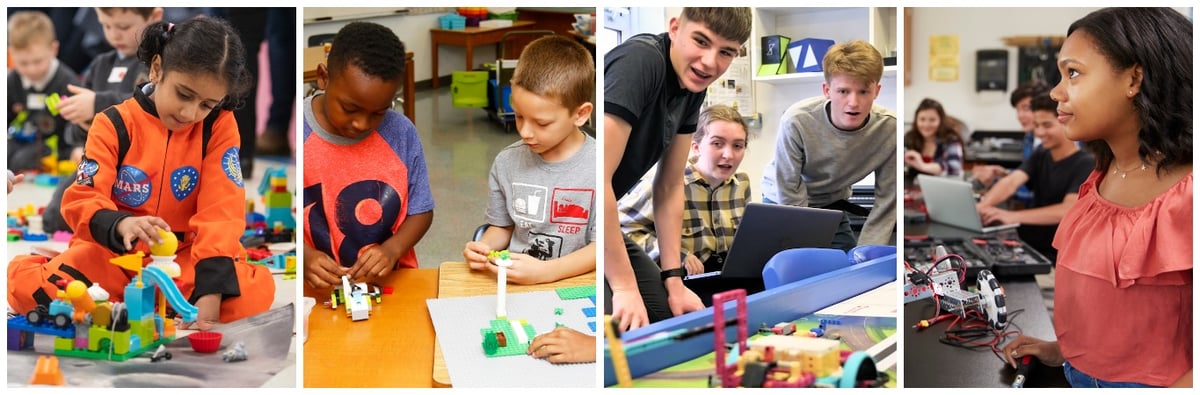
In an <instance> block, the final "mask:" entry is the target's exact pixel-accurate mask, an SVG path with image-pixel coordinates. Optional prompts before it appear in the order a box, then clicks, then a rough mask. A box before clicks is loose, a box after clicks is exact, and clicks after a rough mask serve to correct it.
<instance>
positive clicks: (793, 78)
mask: <svg viewBox="0 0 1200 395" xmlns="http://www.w3.org/2000/svg"><path fill="white" fill-rule="evenodd" d="M896 70H897V67H896V66H884V67H883V79H885V80H886V79H889V78H896ZM824 80H825V73H823V72H820V71H816V72H807V73H791V74H779V75H768V76H762V77H759V76H754V82H762V83H766V84H771V85H791V84H802V83H812V82H816V83H821V82H824Z"/></svg>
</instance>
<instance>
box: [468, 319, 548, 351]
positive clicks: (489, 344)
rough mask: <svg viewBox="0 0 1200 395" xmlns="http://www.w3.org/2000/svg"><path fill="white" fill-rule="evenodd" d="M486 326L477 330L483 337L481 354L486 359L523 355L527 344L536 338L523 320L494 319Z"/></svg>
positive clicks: (534, 333) (527, 347)
mask: <svg viewBox="0 0 1200 395" xmlns="http://www.w3.org/2000/svg"><path fill="white" fill-rule="evenodd" d="M488 324H489V327H487V328H483V329H480V330H479V333H480V334H481V335H483V354H484V355H485V356H487V357H488V358H495V357H507V356H513V355H525V351H526V350H528V349H529V343H530V342H532V341H533V338H534V337H535V336H537V332H534V330H533V327H532V326H530V325H529V323H527V322H525V320H512V321H508V320H504V319H495V320H491V321H489V322H488ZM509 339H512V340H509Z"/></svg>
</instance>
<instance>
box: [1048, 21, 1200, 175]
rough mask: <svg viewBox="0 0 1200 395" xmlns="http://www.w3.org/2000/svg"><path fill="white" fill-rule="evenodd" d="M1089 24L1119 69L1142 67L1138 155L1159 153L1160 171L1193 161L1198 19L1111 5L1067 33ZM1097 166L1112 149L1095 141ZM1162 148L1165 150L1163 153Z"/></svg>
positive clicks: (1091, 145)
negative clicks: (1194, 49) (1194, 25)
mask: <svg viewBox="0 0 1200 395" xmlns="http://www.w3.org/2000/svg"><path fill="white" fill-rule="evenodd" d="M1076 30H1083V31H1085V32H1087V33H1088V35H1091V36H1092V45H1094V46H1095V47H1096V48H1097V49H1099V50H1100V53H1101V54H1103V55H1104V58H1105V59H1107V60H1108V63H1109V64H1111V65H1112V67H1113V68H1114V69H1116V70H1118V71H1122V70H1128V69H1129V68H1131V67H1135V66H1141V67H1142V84H1141V86H1140V92H1139V93H1138V94H1137V96H1134V98H1133V106H1134V109H1135V110H1136V111H1137V114H1138V118H1139V121H1140V123H1141V126H1142V129H1141V130H1140V131H1138V156H1139V157H1141V158H1142V160H1143V161H1148V158H1149V157H1151V156H1154V157H1155V158H1154V159H1158V167H1157V169H1156V171H1157V172H1159V173H1162V172H1164V171H1166V170H1167V169H1170V168H1171V167H1174V166H1177V165H1184V164H1190V163H1192V22H1190V21H1188V19H1187V18H1185V17H1184V16H1183V15H1181V14H1180V13H1179V12H1178V11H1175V10H1173V9H1170V8H1105V9H1102V10H1099V11H1095V12H1092V13H1090V14H1088V15H1087V16H1085V17H1083V19H1080V20H1077V21H1075V23H1072V24H1071V27H1070V28H1068V29H1067V36H1070V35H1071V34H1072V33H1074V32H1075V31H1076ZM1087 144H1088V148H1089V149H1090V150H1091V151H1092V153H1093V154H1094V155H1095V156H1096V169H1098V170H1101V171H1104V170H1106V169H1108V166H1109V164H1110V163H1112V160H1113V153H1112V150H1111V149H1109V147H1108V144H1106V143H1105V142H1104V141H1101V140H1096V141H1089V142H1088V143H1087ZM1158 152H1161V157H1160V156H1159V155H1160V154H1157V153H1158Z"/></svg>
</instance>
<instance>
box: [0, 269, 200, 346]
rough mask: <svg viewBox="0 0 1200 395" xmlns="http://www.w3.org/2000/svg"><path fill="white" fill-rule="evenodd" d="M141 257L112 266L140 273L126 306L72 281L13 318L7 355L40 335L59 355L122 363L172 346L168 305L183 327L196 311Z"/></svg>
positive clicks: (166, 277) (129, 289)
mask: <svg viewBox="0 0 1200 395" xmlns="http://www.w3.org/2000/svg"><path fill="white" fill-rule="evenodd" d="M143 256H144V255H143V254H142V253H141V252H138V253H137V254H134V255H126V256H122V257H117V258H113V259H111V260H110V262H111V263H113V264H114V265H117V266H120V267H122V268H124V269H128V270H132V271H135V272H137V275H136V276H135V277H134V279H133V280H132V281H130V283H129V285H127V286H126V287H125V302H124V303H120V302H118V303H110V302H109V301H108V300H107V298H108V296H107V293H104V294H101V293H98V292H92V291H90V290H89V288H88V287H87V286H86V285H85V284H84V283H83V282H81V281H71V282H69V283H67V284H66V287H65V288H64V289H63V290H61V291H59V292H58V295H57V297H56V298H55V299H54V300H53V301H51V302H50V303H49V304H48V305H41V306H38V307H37V308H35V309H33V310H32V311H29V312H27V313H26V314H25V315H24V316H16V317H12V318H9V320H8V331H9V333H8V335H9V349H10V350H21V349H26V348H32V346H33V341H32V339H33V335H32V334H33V333H42V334H48V335H51V336H54V354H56V355H60V356H70V357H78V358H89V359H105V360H111V361H124V360H127V359H130V358H133V357H136V356H138V355H140V354H142V353H144V352H147V351H150V350H154V349H155V348H156V347H158V346H159V345H162V344H164V343H167V342H169V341H171V340H174V338H175V325H174V321H173V320H171V319H169V318H167V317H166V307H167V305H168V304H169V305H170V306H171V307H172V308H173V309H174V310H175V312H177V313H179V315H180V316H181V317H182V318H183V320H184V321H185V322H195V321H196V314H197V310H196V307H195V306H192V305H191V304H190V303H188V302H187V300H186V299H185V298H184V297H183V294H182V293H180V292H179V288H177V287H176V285H175V282H174V280H172V279H171V276H169V275H168V274H167V273H166V272H164V271H163V270H162V269H160V268H158V267H154V266H149V267H146V268H142V258H143ZM14 332H15V333H14ZM14 338H15V339H16V340H18V341H17V342H13V339H14Z"/></svg>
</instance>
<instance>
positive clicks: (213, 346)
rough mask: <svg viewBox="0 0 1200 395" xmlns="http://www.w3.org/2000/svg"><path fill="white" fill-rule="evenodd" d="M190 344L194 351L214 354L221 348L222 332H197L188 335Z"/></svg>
mask: <svg viewBox="0 0 1200 395" xmlns="http://www.w3.org/2000/svg"><path fill="white" fill-rule="evenodd" d="M188 343H191V344H192V350H193V351H195V352H199V353H206V354H207V353H213V352H217V349H218V348H221V332H196V333H193V334H190V335H188Z"/></svg>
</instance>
